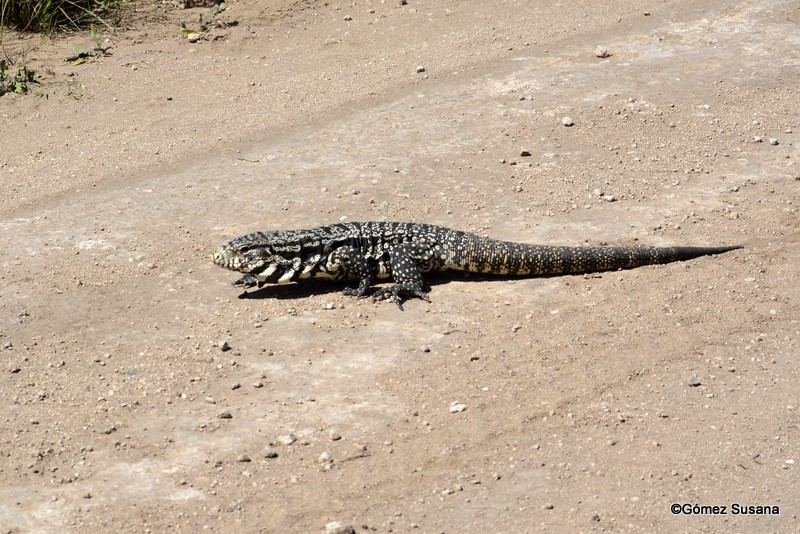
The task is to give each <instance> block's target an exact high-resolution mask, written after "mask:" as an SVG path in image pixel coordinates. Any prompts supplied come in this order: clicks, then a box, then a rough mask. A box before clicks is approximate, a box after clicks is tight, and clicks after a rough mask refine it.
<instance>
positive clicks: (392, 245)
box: [212, 222, 742, 310]
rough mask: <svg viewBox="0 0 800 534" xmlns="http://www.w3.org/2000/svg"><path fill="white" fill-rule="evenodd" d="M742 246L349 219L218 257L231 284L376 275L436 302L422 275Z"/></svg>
mask: <svg viewBox="0 0 800 534" xmlns="http://www.w3.org/2000/svg"><path fill="white" fill-rule="evenodd" d="M740 248H742V246H741V245H732V246H718V247H683V246H681V247H641V246H636V247H606V246H578V247H570V246H551V245H531V244H526V243H517V242H512V241H500V240H496V239H490V238H486V237H481V236H479V235H477V234H473V233H468V232H462V231H459V230H453V229H451V228H445V227H442V226H434V225H431V224H421V223H408V222H343V223H338V224H331V225H328V226H320V227H317V228H311V229H308V230H275V231H269V232H254V233H250V234H247V235H243V236H241V237H237V238H236V239H233V240H232V241H230V242H228V243H226V244H225V245H223V246H222V247H220V248H219V249H218V250H217V251H216V252H215V253H214V254H213V256H212V260H213V262H214V263H215V264H216V265H218V266H220V267H223V268H225V269H229V270H231V271H236V272H240V273H243V276H242V277H240V278H238V279H237V280H236V281H234V282H233V285H235V286H240V287H242V288H244V291H245V293H246V292H247V289H248V288H251V287H255V286H258V287H259V288H261V287H262V286H264V284H286V283H290V282H296V281H300V280H305V279H309V278H326V279H332V280H356V281H358V287H355V288H347V289H345V290H344V294H345V295H352V296H355V297H359V298H363V297H366V296H367V292H368V290H369V288H370V286H371V285H372V283H373V282H374V281H375V280H381V279H387V278H392V279H393V280H394V284H392V285H390V286H389V287H384V288H381V289H379V290H378V291H377V292H376V293H374V295H373V297H374V298H375V300H380V299H385V298H387V297H391V299H392V300H393V301H394V303H395V304H397V306H398V307H399V308H400V309H401V310H402V309H403V301H404V299H407V298H410V297H417V298H420V299H423V300H425V301H428V302H430V300H429V297H428V293H427V292H426V291H425V284H424V280H423V276H422V275H423V273H427V272H430V271H447V270H453V271H465V272H470V273H483V274H492V275H511V276H531V277H533V276H553V275H567V274H583V273H592V272H600V271H610V270H617V269H631V268H635V267H641V266H644V265H655V264H664V263H670V262H674V261H686V260H690V259H693V258H697V257H699V256H707V255H711V254H721V253H723V252H728V251H730V250H736V249H740Z"/></svg>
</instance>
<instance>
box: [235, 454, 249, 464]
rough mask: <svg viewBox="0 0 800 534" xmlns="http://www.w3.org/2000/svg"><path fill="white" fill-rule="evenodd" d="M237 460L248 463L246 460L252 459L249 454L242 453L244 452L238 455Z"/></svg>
mask: <svg viewBox="0 0 800 534" xmlns="http://www.w3.org/2000/svg"><path fill="white" fill-rule="evenodd" d="M236 461H237V462H243V463H246V462H250V461H251V460H250V457H249V456H248V455H247V454H244V453H242V454H240V455H239V456H237V457H236Z"/></svg>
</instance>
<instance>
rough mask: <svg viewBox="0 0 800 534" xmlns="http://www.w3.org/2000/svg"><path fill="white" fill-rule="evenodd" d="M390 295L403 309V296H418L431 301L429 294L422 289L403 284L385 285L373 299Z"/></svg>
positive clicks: (380, 298) (381, 298)
mask: <svg viewBox="0 0 800 534" xmlns="http://www.w3.org/2000/svg"><path fill="white" fill-rule="evenodd" d="M388 297H391V298H392V302H394V303H395V304H396V305H397V307H398V308H400V309H401V310H402V309H403V297H417V298H419V299H422V300H424V301H425V302H430V301H431V300H430V299H429V298H428V294H427V293H425V292H424V291H422V290H420V289H416V288H413V287H407V286H404V285H403V284H395V285H393V286H389V287H384V288H382V289H379V290H378V291H377V292H375V294H374V295H373V296H372V298H373V299H375V300H376V301H378V300H383V299H386V298H388Z"/></svg>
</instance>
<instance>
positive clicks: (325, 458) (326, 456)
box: [317, 451, 333, 464]
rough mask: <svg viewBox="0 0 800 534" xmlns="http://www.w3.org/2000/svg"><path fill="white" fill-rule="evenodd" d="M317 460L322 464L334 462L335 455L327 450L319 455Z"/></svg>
mask: <svg viewBox="0 0 800 534" xmlns="http://www.w3.org/2000/svg"><path fill="white" fill-rule="evenodd" d="M317 462H319V463H321V464H330V463H333V456H331V453H329V452H327V451H325V452H323V453H322V454H320V455H319V457H318V458H317Z"/></svg>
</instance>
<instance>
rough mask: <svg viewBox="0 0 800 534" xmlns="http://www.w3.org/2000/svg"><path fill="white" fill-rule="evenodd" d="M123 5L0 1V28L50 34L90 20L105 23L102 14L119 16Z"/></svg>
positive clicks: (96, 0) (115, 1)
mask: <svg viewBox="0 0 800 534" xmlns="http://www.w3.org/2000/svg"><path fill="white" fill-rule="evenodd" d="M124 5H125V0H0V31H2V28H4V27H12V28H16V29H19V30H22V31H32V32H40V33H47V34H49V33H52V32H53V31H55V30H57V29H59V28H67V27H72V28H80V27H85V25H86V23H87V22H90V21H99V22H101V23H103V24H105V25H107V26H108V23H106V21H105V20H104V18H103V17H106V16H108V15H112V16H114V17H115V18H119V16H121V14H122V11H123V7H124Z"/></svg>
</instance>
